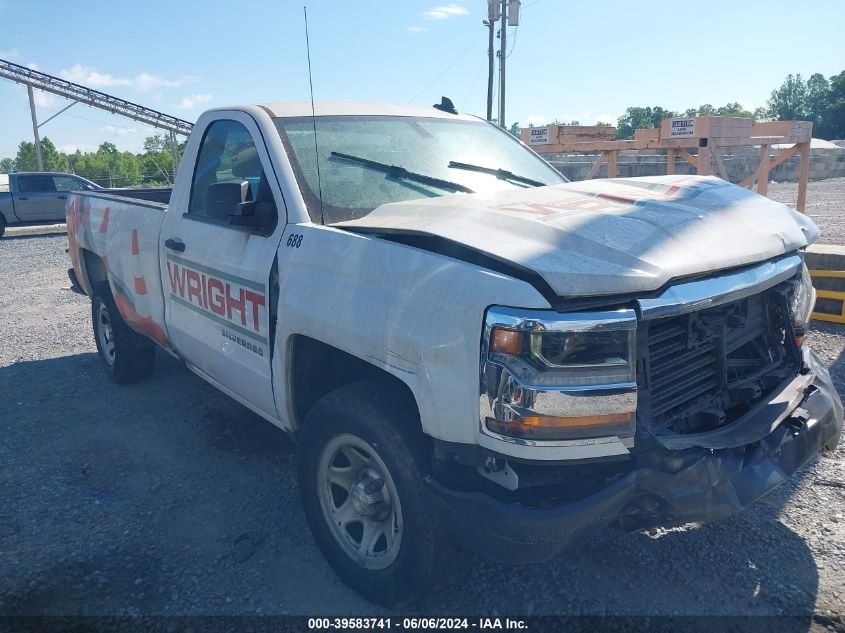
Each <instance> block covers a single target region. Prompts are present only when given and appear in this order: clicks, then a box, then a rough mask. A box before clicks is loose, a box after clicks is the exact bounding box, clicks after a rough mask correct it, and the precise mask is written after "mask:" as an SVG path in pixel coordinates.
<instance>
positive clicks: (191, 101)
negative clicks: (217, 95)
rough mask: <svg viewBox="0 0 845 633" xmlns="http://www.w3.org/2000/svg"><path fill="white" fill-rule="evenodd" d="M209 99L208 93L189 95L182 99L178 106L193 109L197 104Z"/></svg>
mask: <svg viewBox="0 0 845 633" xmlns="http://www.w3.org/2000/svg"><path fill="white" fill-rule="evenodd" d="M209 101H211V95H209V94H200V95H190V96H188V97H185V98H184V99H182V103H181V105H180V106H179V107H181V108H182V109H183V110H193V109H194V108H196V107H197V106H201V105H203V104H204V103H208V102H209Z"/></svg>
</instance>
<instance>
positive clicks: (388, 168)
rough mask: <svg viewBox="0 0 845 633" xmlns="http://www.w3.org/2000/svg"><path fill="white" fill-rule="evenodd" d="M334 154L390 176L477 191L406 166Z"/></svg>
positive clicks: (448, 187)
mask: <svg viewBox="0 0 845 633" xmlns="http://www.w3.org/2000/svg"><path fill="white" fill-rule="evenodd" d="M332 156H335V157H336V158H342V159H344V160H349V161H352V162H353V163H360V164H361V165H365V166H367V167H370V168H372V169H378V170H379V171H383V172H384V173H386V174H387V175H389V176H393V177H394V178H404V179H405V180H413V181H414V182H419V183H422V184H424V185H431V186H432V187H438V188H440V189H451V190H452V191H460V192H462V193H475V192H474V191H473V190H472V189H470V188H469V187H464V186H463V185H460V184H458V183H456V182H452V181H451V180H443V179H442V178H435V177H434V176H426V175H425V174H418V173H416V172H413V171H408V170H407V169H405V168H404V167H400V166H399V165H388V164H387V163H380V162H378V161H375V160H370V159H368V158H361V157H360V156H353V155H352V154H342V153H341V152H332Z"/></svg>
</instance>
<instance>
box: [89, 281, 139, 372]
mask: <svg viewBox="0 0 845 633" xmlns="http://www.w3.org/2000/svg"><path fill="white" fill-rule="evenodd" d="M91 320H92V322H93V326H94V340H95V341H96V342H97V352H98V353H99V354H100V358H101V359H102V360H103V363H104V364H105V367H106V373H108V376H109V378H110V379H111V381H112V382H115V383H118V384H124V383H130V382H137V381H139V380H143V379H144V378H146V377H147V376H149V375H150V374H151V373H152V371H153V366H154V364H155V347H154V346H153V345H152V343H148V342H146V341H143V340H142V339H141V335H140V334H137V333H135V332H133V331H132V330H131V329H130V328H129V326H128V325H126V322H125V321H124V320H123V317H121V316H120V312H119V311H118V309H117V305H116V304H115V302H114V297H112V294H111V289H110V288H109V286H108V284H105V283H101V284H98V285H97V286H96V288H95V291H94V297H93V298H92V300H91Z"/></svg>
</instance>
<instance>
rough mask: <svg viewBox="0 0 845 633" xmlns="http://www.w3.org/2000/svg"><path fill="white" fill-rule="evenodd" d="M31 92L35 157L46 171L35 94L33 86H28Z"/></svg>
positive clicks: (41, 169)
mask: <svg viewBox="0 0 845 633" xmlns="http://www.w3.org/2000/svg"><path fill="white" fill-rule="evenodd" d="M26 89H27V91H28V92H29V112H30V114H32V134H33V136H35V157H36V159H37V160H38V171H44V161H43V160H42V158H41V138H40V137H39V136H38V118H37V117H36V116H35V95H34V94H33V93H32V86H29V85H28V86H27V87H26Z"/></svg>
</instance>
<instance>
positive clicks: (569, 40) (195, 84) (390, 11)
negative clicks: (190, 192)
mask: <svg viewBox="0 0 845 633" xmlns="http://www.w3.org/2000/svg"><path fill="white" fill-rule="evenodd" d="M303 4H304V5H305V6H307V8H308V22H309V31H310V41H311V62H312V70H313V82H314V96H315V99H316V100H318V101H320V100H323V101H330V100H344V101H381V102H389V103H398V104H414V105H420V106H429V105H432V104H434V103H437V102H439V101H440V97H441V95H446V96H448V97H450V98H451V99H452V100H453V102H454V103H455V105H456V107H457V108H458V110H460V111H462V112H469V113H472V114H478V115H482V116H483V115H484V113H485V108H486V90H487V81H486V80H487V29H486V27H484V26H483V24H482V20H483V19H484V18H486V16H487V2H486V0H358V1H349V0H274V1H270V0H265V1H264V2H257V1H251V0H239V1H238V2H219V1H216V0H202V1H200V0H169V1H168V2H162V1H159V0H145V2H144V3H142V4H138V3H125V2H114V1H113V0H110V1H108V2H101V1H99V0H85V1H83V2H75V3H71V2H65V1H50V2H48V1H45V0H0V25H2V28H1V29H0V59H6V60H9V61H13V62H15V63H18V64H22V65H26V66H31V67H34V68H36V69H38V70H41V71H43V72H46V73H50V74H54V75H58V76H61V77H64V78H66V79H69V80H71V81H75V82H77V83H81V84H84V85H87V86H90V87H92V88H97V89H99V90H101V91H103V92H107V93H109V94H113V95H115V96H118V97H122V98H124V99H128V100H130V101H134V102H137V103H140V104H142V105H144V106H147V107H150V108H154V109H156V110H159V111H162V112H165V113H167V114H172V115H174V116H178V117H180V118H184V119H187V120H189V121H194V120H196V118H197V117H198V116H199V115H200V113H201V112H202V111H203V110H204V109H206V108H209V107H213V106H221V105H229V104H237V103H263V102H271V101H287V100H292V101H299V100H306V99H308V98H309V87H308V72H307V60H306V49H305V31H304V22H303V10H302V8H303ZM798 7H800V8H798ZM843 24H845V2H843V1H842V0H814V1H813V2H811V3H807V4H800V5H799V4H798V3H796V2H794V0H788V1H787V0H784V1H781V0H767V1H757V0H732V1H723V0H709V1H708V2H706V3H699V2H678V3H666V2H664V1H651V0H639V1H637V2H631V1H622V0H618V1H617V0H604V1H601V0H593V1H578V0H523V2H522V8H521V11H520V23H519V26H518V27H509V28H508V37H507V43H508V57H507V63H506V68H507V90H506V95H507V104H506V107H507V110H506V123H507V124H508V125H510V124H511V123H513V122H515V121H516V122H519V123H521V124H522V125H527V124H535V125H540V124H543V123H545V122H548V121H550V120H553V119H561V120H572V119H577V120H579V121H580V122H581V123H582V124H584V125H588V124H594V123H595V122H597V121H603V122H609V123H613V122H615V120H616V118H617V117H618V116H619V115H620V114H622V113H623V112H624V111H625V108H626V107H628V106H633V105H639V106H647V105H652V106H654V105H660V106H663V107H665V108H668V109H673V110H684V109H686V108H688V107H696V106H699V105H701V104H703V103H710V104H713V105H715V106H719V105H723V104H725V103H727V102H729V101H738V102H740V103H742V104H744V105H745V106H746V107H747V108H749V109H753V107H756V106H758V105H762V104H764V103H765V101H766V99H767V98H768V96H769V93H770V92H771V91H772V90H773V89H774V88H776V87H778V86H779V85H780V84H781V83H782V81H783V79H784V78H785V76H786V75H787V74H788V73H801V74H802V75H803V76H804V77H805V78H806V77H808V76H809V75H810V74H812V73H815V72H819V73H822V74H823V75H825V76H827V77H829V76H831V75H833V74H837V73H839V72H840V71H842V70H843V69H845V45H844V43H843V39H842V25H843ZM496 46H497V47H498V40H497V43H496ZM496 92H497V98H498V89H497V91H496ZM36 102H37V113H38V120H39V122H41V121H44V120H45V119H47V118H48V117H50V116H52V115H53V114H55V113H56V112H57V111H58V110H60V109H61V108H63V107H64V106H66V105H67V104H68V103H69V102H67V101H65V100H63V99H61V98H59V97H56V96H53V95H49V94H43V93H36ZM496 110H497V108H496V107H494V111H496ZM40 131H41V135H42V136H47V137H49V138H50V139H51V140H53V142H54V143H55V144H56V146H57V147H58V148H59V149H61V150H63V151H68V152H71V151H75V150H76V149H81V150H82V151H93V150H96V148H97V146H98V145H99V144H100V143H102V142H104V141H109V142H111V143H114V144H115V145H117V147H118V148H120V149H122V150H130V151H136V152H137V151H140V150H141V147H142V144H143V141H144V138H145V137H146V136H150V135H152V134H155V133H156V132H155V130H153V129H150V128H148V127H146V126H144V125H141V124H138V123H135V122H133V121H131V120H129V119H125V118H123V117H119V116H115V115H112V114H109V113H107V112H104V111H102V110H97V109H93V108H89V107H87V106H83V105H76V106H74V107H72V108H71V109H70V110H68V111H67V112H66V113H63V114H61V115H59V116H58V117H56V118H55V119H54V120H52V121H50V122H48V123H46V124H45V125H44V126H43V127H42V128H41V130H40ZM22 140H27V141H31V140H32V122H31V119H30V112H29V107H28V99H27V91H26V88H25V87H24V86H21V85H18V84H15V83H12V82H10V81H6V80H0V158H4V157H7V156H8V157H14V155H15V153H16V151H17V146H18V144H19V143H20V142H21V141H22Z"/></svg>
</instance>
